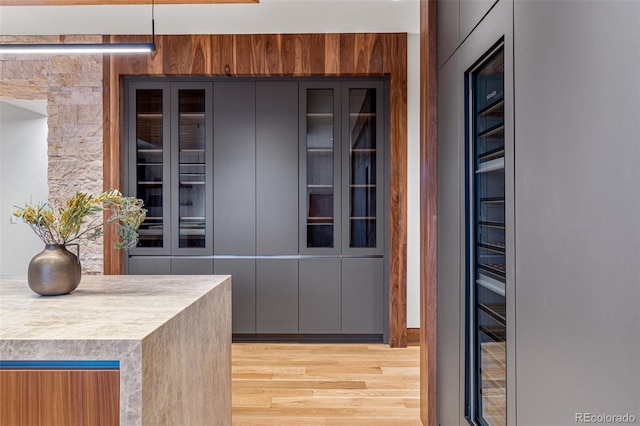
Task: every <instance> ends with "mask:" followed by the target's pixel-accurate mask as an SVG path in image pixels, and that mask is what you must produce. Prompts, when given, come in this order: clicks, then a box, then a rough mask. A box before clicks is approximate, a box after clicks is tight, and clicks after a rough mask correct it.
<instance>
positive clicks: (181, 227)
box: [171, 83, 213, 255]
mask: <svg viewBox="0 0 640 426" xmlns="http://www.w3.org/2000/svg"><path fill="white" fill-rule="evenodd" d="M211 88H212V86H211V84H210V83H173V84H172V85H171V103H172V109H171V113H172V117H171V166H172V170H171V178H172V181H171V195H172V200H171V219H172V220H171V228H172V231H173V234H172V236H173V239H172V254H191V255H194V254H199V255H203V254H204V255H206V254H211V252H212V242H213V237H212V234H213V226H212V220H211V219H212V209H213V199H212V198H213V194H212V190H211V188H212V172H213V164H212V163H213V154H212V150H213V144H212V139H213V131H212V127H213V126H212V123H213V118H212V117H213V115H212V113H211V104H212V101H211Z"/></svg>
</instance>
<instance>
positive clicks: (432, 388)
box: [420, 0, 438, 426]
mask: <svg viewBox="0 0 640 426" xmlns="http://www.w3.org/2000/svg"><path fill="white" fill-rule="evenodd" d="M437 24H438V21H437V0H420V259H421V262H420V418H421V419H422V424H424V425H427V426H436V424H437V412H436V408H437V405H436V356H437V350H436V345H437V339H436V331H437V320H438V315H437V304H438V301H437V285H438V283H437V267H438V257H437V249H438V247H437V243H438V222H437V219H438V167H437V166H438V95H437V93H438V54H437V47H438V43H437Z"/></svg>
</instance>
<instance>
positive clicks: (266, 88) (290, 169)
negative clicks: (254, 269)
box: [256, 81, 298, 254]
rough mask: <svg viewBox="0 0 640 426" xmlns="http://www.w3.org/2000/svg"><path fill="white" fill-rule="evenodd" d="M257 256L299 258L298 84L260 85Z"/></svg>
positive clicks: (257, 139) (258, 84) (257, 127)
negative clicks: (280, 255) (296, 256)
mask: <svg viewBox="0 0 640 426" xmlns="http://www.w3.org/2000/svg"><path fill="white" fill-rule="evenodd" d="M256 174H257V179H256V231H257V232H256V245H257V252H258V254H294V253H297V252H298V83H297V82H291V81H280V82H258V83H256Z"/></svg>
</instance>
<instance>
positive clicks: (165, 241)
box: [124, 81, 171, 270]
mask: <svg viewBox="0 0 640 426" xmlns="http://www.w3.org/2000/svg"><path fill="white" fill-rule="evenodd" d="M170 87H171V86H170V84H169V83H168V82H158V83H155V82H147V81H135V82H130V83H129V85H128V86H127V93H126V95H125V96H126V99H127V102H126V104H125V117H126V118H127V123H128V126H127V130H126V137H127V139H128V141H129V142H128V143H127V145H126V149H125V155H126V157H127V165H126V167H125V168H124V169H125V171H126V174H127V177H128V179H126V182H127V186H128V189H127V194H128V195H130V196H135V197H137V198H140V199H141V200H142V201H143V202H144V205H145V208H146V209H147V218H146V219H145V221H144V222H143V223H142V224H141V225H140V228H139V229H138V235H139V237H140V238H139V240H138V244H137V245H136V247H134V248H132V249H130V250H129V254H130V255H156V256H158V255H168V254H170V253H171V202H170V199H171V192H170V190H171V186H170V180H171V179H170V178H171V157H170V151H171V149H170V147H171V136H170V128H171V127H170V117H171V103H170V96H171V92H170ZM135 268H136V266H134V270H136V269H135Z"/></svg>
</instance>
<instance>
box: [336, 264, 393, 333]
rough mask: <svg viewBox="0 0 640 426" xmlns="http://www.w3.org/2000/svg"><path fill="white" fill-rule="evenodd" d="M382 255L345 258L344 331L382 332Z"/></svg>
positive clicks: (343, 288)
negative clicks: (365, 257)
mask: <svg viewBox="0 0 640 426" xmlns="http://www.w3.org/2000/svg"><path fill="white" fill-rule="evenodd" d="M383 282H384V277H383V259H374V258H370V259H342V332H343V333H382V332H383V330H382V324H383V306H382V305H383V303H382V300H383Z"/></svg>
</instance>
